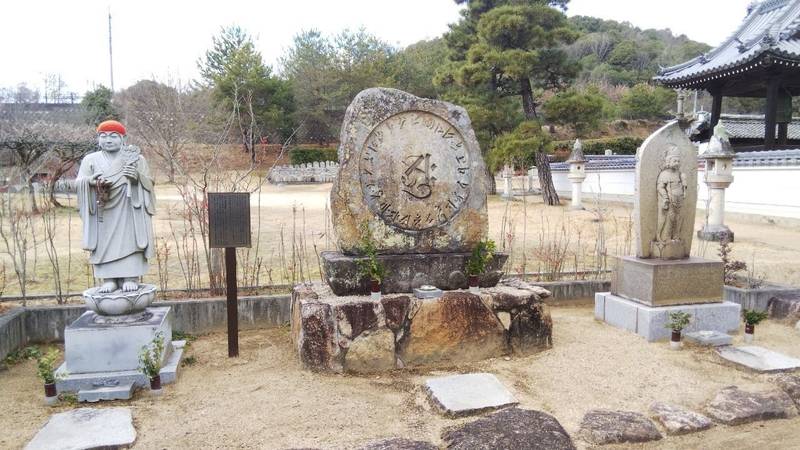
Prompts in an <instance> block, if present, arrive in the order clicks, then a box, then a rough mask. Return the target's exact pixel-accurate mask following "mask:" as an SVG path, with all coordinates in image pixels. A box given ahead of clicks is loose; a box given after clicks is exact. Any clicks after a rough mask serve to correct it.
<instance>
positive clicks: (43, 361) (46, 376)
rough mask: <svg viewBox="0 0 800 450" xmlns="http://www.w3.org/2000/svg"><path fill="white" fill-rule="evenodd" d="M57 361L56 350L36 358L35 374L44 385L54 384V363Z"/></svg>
mask: <svg viewBox="0 0 800 450" xmlns="http://www.w3.org/2000/svg"><path fill="white" fill-rule="evenodd" d="M57 360H58V350H56V349H52V350H50V351H49V352H47V353H45V354H41V353H40V354H39V355H38V356H37V357H36V374H37V375H39V378H41V379H42V381H44V383H45V384H51V383H55V382H56V378H57V377H56V361H57Z"/></svg>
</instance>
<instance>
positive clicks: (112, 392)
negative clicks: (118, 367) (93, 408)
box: [78, 383, 133, 403]
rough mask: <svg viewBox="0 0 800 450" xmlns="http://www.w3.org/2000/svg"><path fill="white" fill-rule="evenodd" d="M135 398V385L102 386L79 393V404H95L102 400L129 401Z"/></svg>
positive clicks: (82, 390)
mask: <svg viewBox="0 0 800 450" xmlns="http://www.w3.org/2000/svg"><path fill="white" fill-rule="evenodd" d="M132 396H133V383H127V384H120V385H118V386H102V387H97V388H95V389H81V390H80V391H78V401H79V402H90V403H95V402H99V401H100V400H128V399H130V398H131V397H132Z"/></svg>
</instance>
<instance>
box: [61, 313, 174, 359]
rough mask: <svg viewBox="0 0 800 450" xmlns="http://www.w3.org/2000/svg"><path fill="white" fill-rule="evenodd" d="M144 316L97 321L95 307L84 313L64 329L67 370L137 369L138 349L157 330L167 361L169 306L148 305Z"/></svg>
mask: <svg viewBox="0 0 800 450" xmlns="http://www.w3.org/2000/svg"><path fill="white" fill-rule="evenodd" d="M145 313H146V314H147V316H146V317H145V318H144V320H139V321H135V322H131V323H98V322H97V319H98V318H101V319H102V318H104V317H103V316H98V314H97V313H95V312H94V311H87V312H85V313H83V315H81V316H80V317H79V318H78V319H77V320H76V321H75V322H73V323H71V324H70V325H68V326H67V328H66V329H65V330H64V361H65V364H66V370H67V371H68V372H69V373H91V372H109V371H111V372H120V371H129V370H138V368H139V352H140V351H141V349H142V347H143V346H145V345H148V344H150V343H151V342H152V341H153V339H154V338H155V337H156V335H157V334H158V333H162V335H163V336H164V355H163V360H162V363H163V361H166V360H167V359H168V358H169V356H170V352H171V351H172V346H171V341H172V339H171V337H172V309H171V308H169V307H157V308H147V309H146V310H145Z"/></svg>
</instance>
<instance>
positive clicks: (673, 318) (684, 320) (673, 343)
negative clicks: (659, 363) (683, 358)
mask: <svg viewBox="0 0 800 450" xmlns="http://www.w3.org/2000/svg"><path fill="white" fill-rule="evenodd" d="M691 320H692V315H691V314H689V313H687V312H683V311H674V312H671V313H669V321H667V323H666V324H664V326H665V327H666V328H669V329H670V330H672V336H671V337H670V340H669V348H671V349H673V350H679V349H680V348H681V331H683V329H684V328H686V326H687V325H689V322H690V321H691Z"/></svg>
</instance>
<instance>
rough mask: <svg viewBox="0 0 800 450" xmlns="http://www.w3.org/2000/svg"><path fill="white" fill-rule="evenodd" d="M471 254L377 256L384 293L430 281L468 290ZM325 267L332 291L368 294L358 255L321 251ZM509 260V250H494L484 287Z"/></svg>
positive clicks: (482, 281) (495, 280)
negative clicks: (503, 251) (381, 271)
mask: <svg viewBox="0 0 800 450" xmlns="http://www.w3.org/2000/svg"><path fill="white" fill-rule="evenodd" d="M469 257H470V254H469V253H427V254H401V255H378V261H380V262H381V263H382V264H383V265H384V267H386V277H385V279H384V280H383V282H382V283H381V284H382V285H381V290H382V291H383V293H384V294H391V293H398V292H403V293H411V292H412V291H413V289H414V288H418V287H420V286H422V285H425V284H429V285H432V286H435V287H437V288H439V289H442V290H454V289H466V288H467V275H466V273H465V267H466V264H467V260H468V259H469ZM320 258H321V259H322V269H323V271H324V272H325V278H326V279H327V280H328V285H330V287H331V290H332V291H333V293H334V294H336V295H366V294H368V293H369V291H370V288H369V280H367V279H365V278H361V277H360V276H359V274H358V266H357V265H356V261H358V260H359V259H361V258H360V257H358V256H348V255H343V254H342V253H340V252H321V253H320ZM507 259H508V254H507V253H499V252H498V253H495V254H494V258H493V259H492V261H491V262H490V263H489V265H488V267H487V269H486V272H485V273H483V274H482V275H481V276H480V285H481V286H482V287H491V286H495V285H496V284H497V283H498V282H499V281H500V278H501V277H502V276H503V272H502V267H503V265H504V264H505V262H506V260H507Z"/></svg>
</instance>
